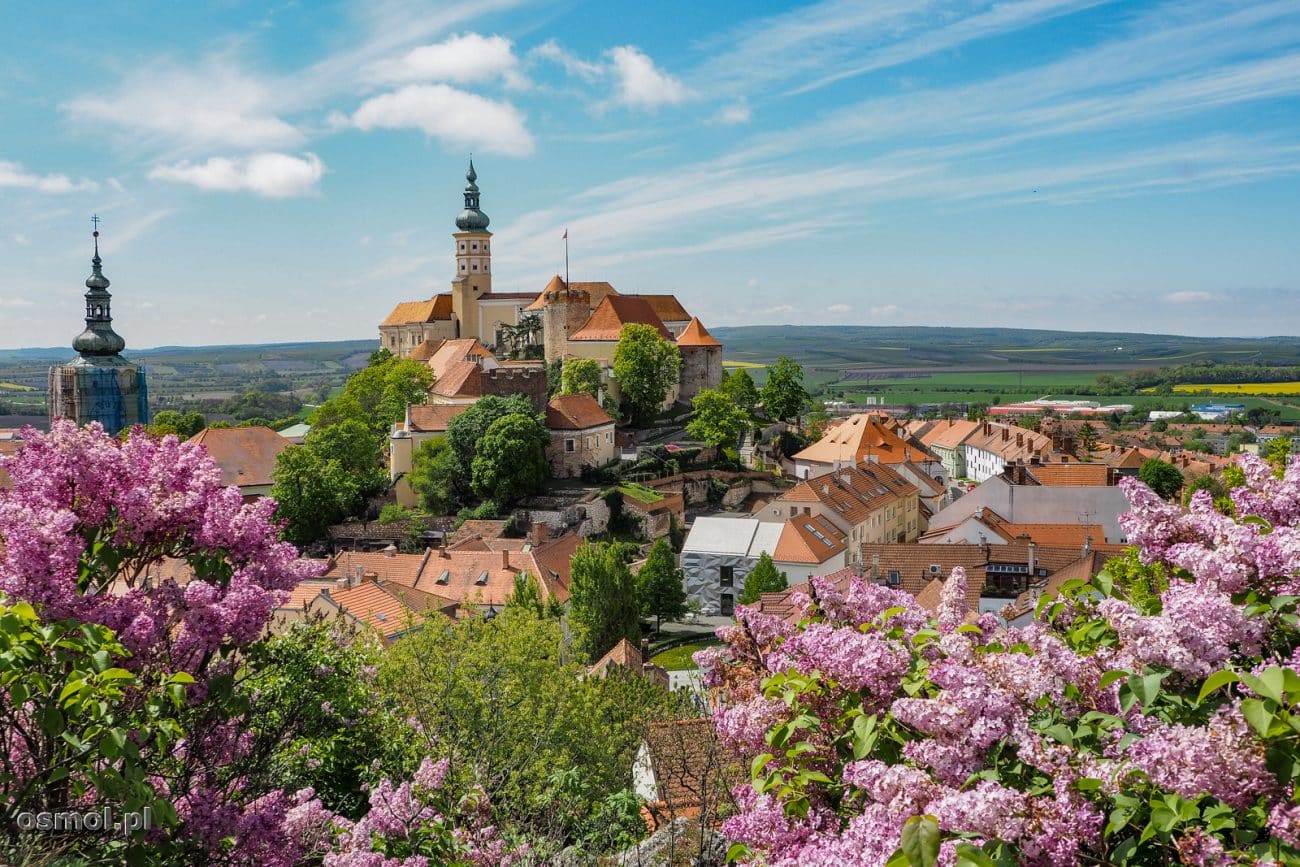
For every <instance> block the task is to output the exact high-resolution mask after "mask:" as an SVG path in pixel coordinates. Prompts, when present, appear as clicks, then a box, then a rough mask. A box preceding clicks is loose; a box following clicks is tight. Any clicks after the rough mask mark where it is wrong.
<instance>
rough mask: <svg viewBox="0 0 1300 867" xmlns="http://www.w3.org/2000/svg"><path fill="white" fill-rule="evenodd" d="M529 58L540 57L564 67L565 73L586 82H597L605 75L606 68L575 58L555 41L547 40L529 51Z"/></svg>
mask: <svg viewBox="0 0 1300 867" xmlns="http://www.w3.org/2000/svg"><path fill="white" fill-rule="evenodd" d="M528 56H529V58H533V57H540V58H542V59H543V60H549V61H551V62H552V63H558V64H559V65H560V66H562V67H564V71H565V72H567V73H568V74H569V75H576V76H577V77H578V78H581V79H583V80H585V81H595V80H596V79H597V78H600V77H601V75H603V74H604V73H605V68H604V67H603V66H601V65H600V64H599V63H591V62H589V61H586V60H582V59H581V58H578V57H575V56H574V55H572V54H570V53H569V52H567V51H565V50H564V49H563V48H561V47H560V44H559V43H558V42H556V41H555V40H554V39H550V40H547V41H546V42H543V43H542V44H541V45H539V46H537V47H536V48H534V49H533V50H532V51H529V52H528Z"/></svg>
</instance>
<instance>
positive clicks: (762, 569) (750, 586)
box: [737, 551, 789, 605]
mask: <svg viewBox="0 0 1300 867" xmlns="http://www.w3.org/2000/svg"><path fill="white" fill-rule="evenodd" d="M788 586H789V580H788V579H787V578H786V576H785V573H784V572H782V571H780V570H779V569H777V568H776V564H775V563H773V562H772V558H771V556H769V555H768V553H767V552H766V551H764V552H763V553H762V554H760V555H759V557H758V563H756V564H755V565H754V568H753V570H752V571H751V572H750V573H749V574H748V575H746V576H745V589H744V590H743V591H742V592H741V594H740V599H739V600H737V601H739V602H740V604H741V605H753V604H754V603H755V602H757V601H758V597H759V596H761V595H762V594H764V593H775V592H777V591H778V590H784V589H785V588H786V587H788Z"/></svg>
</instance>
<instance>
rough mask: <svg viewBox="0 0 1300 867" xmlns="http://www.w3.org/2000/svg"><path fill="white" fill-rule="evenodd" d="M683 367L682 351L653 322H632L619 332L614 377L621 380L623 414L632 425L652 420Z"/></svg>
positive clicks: (620, 391)
mask: <svg viewBox="0 0 1300 867" xmlns="http://www.w3.org/2000/svg"><path fill="white" fill-rule="evenodd" d="M681 366H682V354H681V351H680V350H679V349H678V348H677V345H676V344H675V343H673V342H672V341H669V340H665V339H664V338H662V337H660V336H659V330H658V329H657V328H654V327H653V326H650V325H641V324H638V323H631V324H628V325H624V326H623V330H622V331H621V332H620V333H619V337H618V346H617V347H615V349H614V378H615V379H617V380H618V388H619V395H620V398H621V400H622V409H623V414H624V415H625V416H627V417H628V418H630V419H631V420H632V423H633V424H636V425H642V426H644V425H646V424H648V423H649V422H650V421H652V420H653V419H654V417H655V415H656V414H658V412H659V408H660V407H661V406H663V402H664V399H665V398H667V397H668V392H669V391H670V390H671V389H672V387H673V384H674V383H676V382H677V376H678V371H679V370H680V369H681Z"/></svg>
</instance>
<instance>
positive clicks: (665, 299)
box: [626, 295, 691, 322]
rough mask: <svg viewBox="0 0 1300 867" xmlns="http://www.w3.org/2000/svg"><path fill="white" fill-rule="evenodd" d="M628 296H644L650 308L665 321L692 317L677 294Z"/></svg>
mask: <svg viewBox="0 0 1300 867" xmlns="http://www.w3.org/2000/svg"><path fill="white" fill-rule="evenodd" d="M626 297H628V298H643V299H645V302H646V303H647V304H649V305H650V309H651V310H653V311H654V312H655V315H656V316H658V317H659V319H660V320H661V321H663V322H685V321H686V320H687V319H690V318H691V314H689V313H687V312H686V308H685V307H683V306H682V302H680V301H678V300H677V296H676V295H628V296H626Z"/></svg>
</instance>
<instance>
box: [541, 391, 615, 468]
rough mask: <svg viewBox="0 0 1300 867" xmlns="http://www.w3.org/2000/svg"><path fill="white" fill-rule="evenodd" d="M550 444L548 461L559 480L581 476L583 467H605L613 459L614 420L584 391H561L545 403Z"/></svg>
mask: <svg viewBox="0 0 1300 867" xmlns="http://www.w3.org/2000/svg"><path fill="white" fill-rule="evenodd" d="M546 428H547V430H549V431H550V432H551V443H550V445H548V446H547V447H546V460H547V462H548V463H550V465H551V475H552V476H554V477H555V478H557V479H566V478H572V477H574V476H580V475H582V468H583V467H603V466H605V465H606V464H608V463H611V462H612V461H614V459H615V457H616V455H617V452H616V450H615V446H614V420H613V419H612V418H610V417H609V414H608V413H607V412H605V410H603V409H601V408H600V404H599V403H597V402H596V399H595V398H594V397H592V396H591V395H590V394H587V393H586V392H585V391H584V392H580V393H578V394H560V395H556V396H555V397H553V398H551V402H550V403H548V404H547V405H546Z"/></svg>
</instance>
